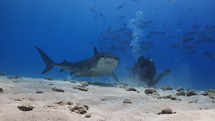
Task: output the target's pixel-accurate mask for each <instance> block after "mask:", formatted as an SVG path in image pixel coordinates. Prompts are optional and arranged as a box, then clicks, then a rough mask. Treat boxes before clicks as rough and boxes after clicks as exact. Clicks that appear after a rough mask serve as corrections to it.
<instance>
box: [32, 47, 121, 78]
mask: <svg viewBox="0 0 215 121" xmlns="http://www.w3.org/2000/svg"><path fill="white" fill-rule="evenodd" d="M36 49H37V50H38V52H39V54H40V56H41V57H42V59H43V61H44V62H45V64H46V68H45V69H44V70H43V72H42V74H45V73H47V72H49V71H50V70H51V69H52V68H54V67H57V68H60V69H61V70H60V72H63V71H65V70H68V71H70V72H71V73H70V74H71V75H75V76H74V78H78V77H97V76H102V75H106V74H110V75H111V76H112V77H113V78H114V79H115V80H116V81H118V78H117V76H116V75H115V73H114V72H113V71H114V70H115V68H116V67H117V65H118V62H119V58H118V57H117V56H114V55H112V54H109V53H99V52H98V50H97V48H96V47H94V55H93V56H92V57H90V58H87V59H85V60H82V61H78V62H68V61H66V60H64V61H63V62H62V63H55V62H54V61H53V60H52V59H51V58H49V57H48V56H47V55H46V54H45V53H44V52H43V51H42V50H41V49H40V48H39V47H37V46H36Z"/></svg>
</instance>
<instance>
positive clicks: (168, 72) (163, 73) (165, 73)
mask: <svg viewBox="0 0 215 121" xmlns="http://www.w3.org/2000/svg"><path fill="white" fill-rule="evenodd" d="M171 72H172V71H171V70H170V69H165V70H164V71H163V72H162V73H160V74H159V75H156V76H155V77H154V79H153V81H150V82H149V84H148V86H149V87H153V86H155V85H156V84H157V83H158V82H159V81H160V79H161V78H163V77H164V76H167V75H169V74H170V73H171Z"/></svg>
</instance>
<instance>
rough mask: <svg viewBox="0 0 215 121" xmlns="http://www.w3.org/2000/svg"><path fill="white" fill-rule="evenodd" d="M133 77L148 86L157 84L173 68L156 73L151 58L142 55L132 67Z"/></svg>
mask: <svg viewBox="0 0 215 121" xmlns="http://www.w3.org/2000/svg"><path fill="white" fill-rule="evenodd" d="M132 71H133V77H134V78H136V79H138V80H139V81H140V82H145V83H146V84H147V86H148V87H153V86H155V85H156V84H157V83H158V82H159V80H160V79H161V78H162V77H164V76H166V75H168V74H169V73H170V72H171V70H170V69H165V70H164V71H163V72H162V73H160V74H158V75H156V68H155V65H154V62H153V61H152V60H151V59H150V58H145V57H143V56H140V57H139V58H138V60H137V62H136V63H135V64H134V67H133V68H132Z"/></svg>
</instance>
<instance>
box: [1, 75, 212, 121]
mask: <svg viewBox="0 0 215 121" xmlns="http://www.w3.org/2000/svg"><path fill="white" fill-rule="evenodd" d="M0 88H2V90H1V92H0V121H215V100H214V99H213V98H210V97H209V96H208V95H206V96H204V95H202V94H201V93H203V92H201V91H197V93H198V94H197V95H193V96H178V95H177V93H178V92H177V91H176V90H174V89H173V90H165V91H164V90H162V89H160V88H159V89H154V90H155V91H156V92H153V91H152V94H146V90H147V88H143V87H135V88H129V86H126V85H117V86H105V85H94V84H89V85H88V83H86V82H76V81H72V82H69V81H59V80H51V81H50V80H46V79H39V78H24V77H21V78H17V79H13V78H9V79H8V77H7V76H0ZM128 90H130V91H128ZM149 93H150V90H149ZM164 109H170V110H171V111H172V112H171V111H170V113H172V114H162V112H161V111H162V110H164ZM158 113H161V114H160V115H158Z"/></svg>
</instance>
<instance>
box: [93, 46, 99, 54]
mask: <svg viewBox="0 0 215 121" xmlns="http://www.w3.org/2000/svg"><path fill="white" fill-rule="evenodd" d="M98 54H99V52H98V50H97V48H96V47H94V55H98Z"/></svg>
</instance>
